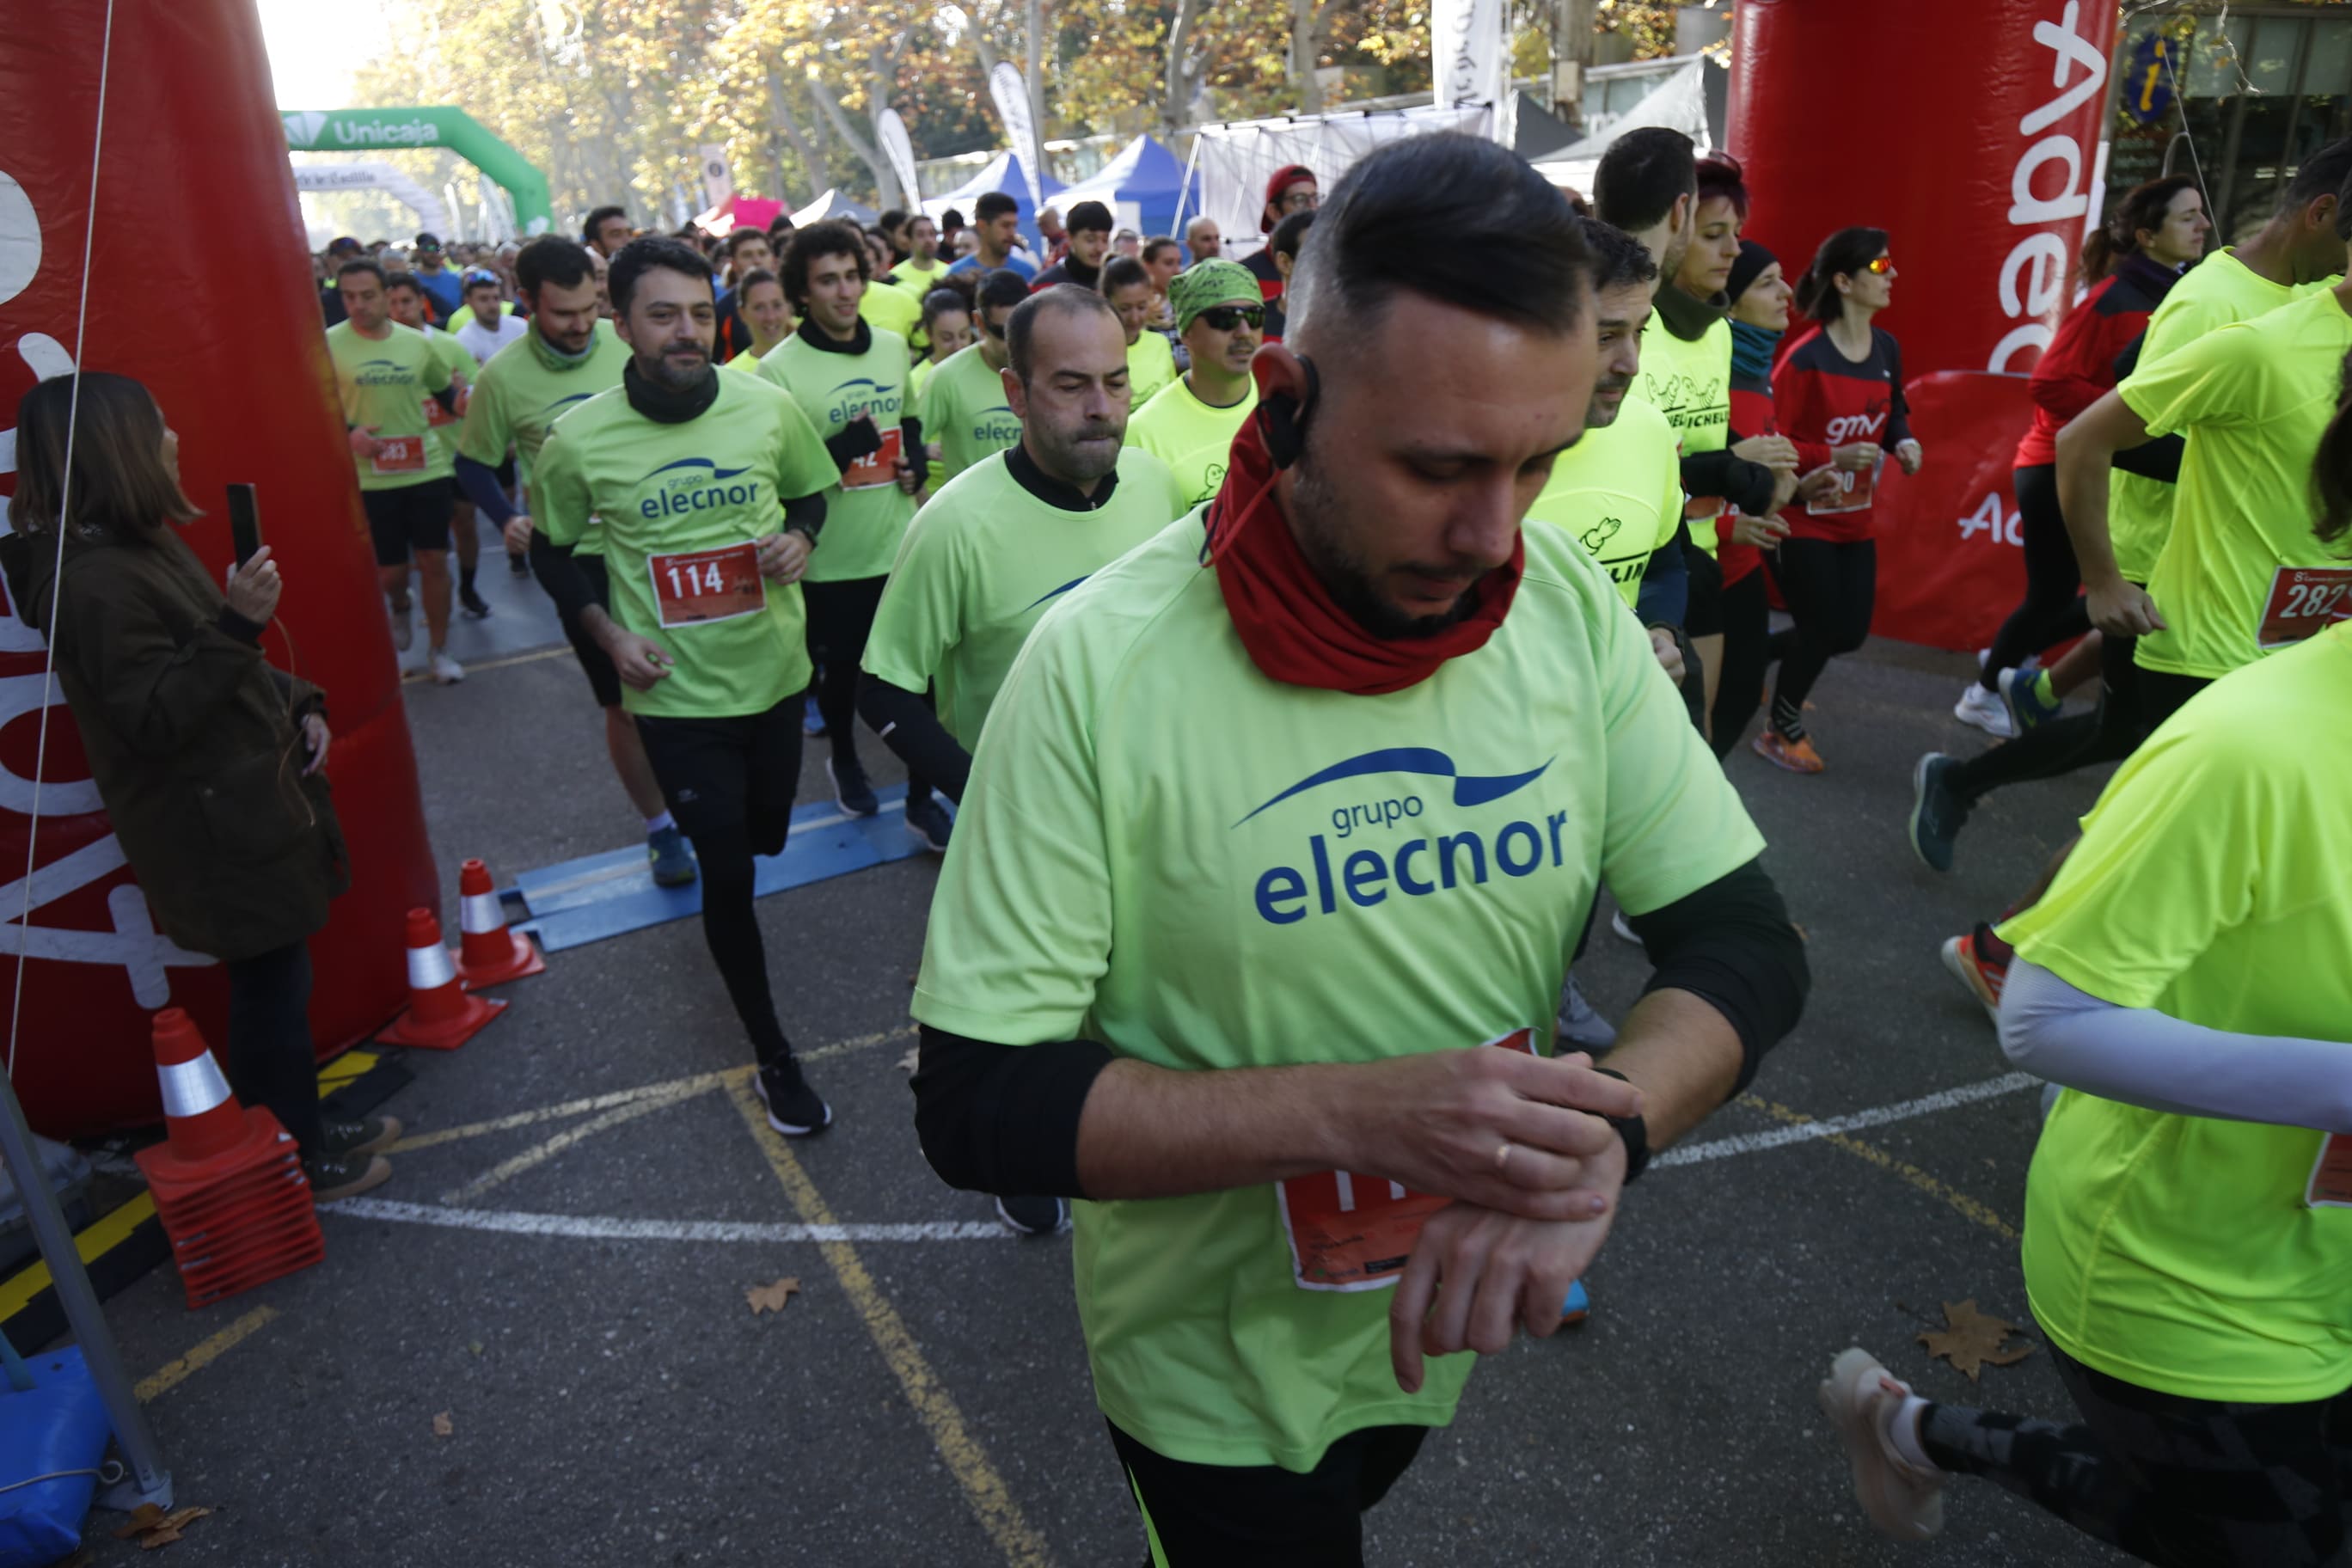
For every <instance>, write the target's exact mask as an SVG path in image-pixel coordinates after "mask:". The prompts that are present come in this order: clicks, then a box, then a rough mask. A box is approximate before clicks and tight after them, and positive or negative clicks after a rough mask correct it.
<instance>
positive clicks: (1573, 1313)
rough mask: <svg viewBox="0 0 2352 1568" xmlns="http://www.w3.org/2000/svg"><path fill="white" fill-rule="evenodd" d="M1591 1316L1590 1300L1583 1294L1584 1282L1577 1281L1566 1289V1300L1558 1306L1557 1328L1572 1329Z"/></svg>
mask: <svg viewBox="0 0 2352 1568" xmlns="http://www.w3.org/2000/svg"><path fill="white" fill-rule="evenodd" d="M1591 1315H1592V1298H1591V1296H1590V1295H1588V1294H1586V1293H1585V1289H1584V1281H1583V1280H1581V1279H1579V1280H1578V1281H1576V1283H1574V1284H1573V1285H1570V1287H1569V1288H1568V1300H1566V1301H1564V1302H1562V1303H1561V1304H1560V1309H1559V1326H1560V1327H1561V1328H1563V1329H1572V1328H1574V1327H1576V1325H1577V1324H1579V1323H1580V1322H1582V1321H1584V1320H1585V1319H1587V1318H1589V1317H1591Z"/></svg>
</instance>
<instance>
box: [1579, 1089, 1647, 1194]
mask: <svg viewBox="0 0 2352 1568" xmlns="http://www.w3.org/2000/svg"><path fill="white" fill-rule="evenodd" d="M1592 1070H1593V1071H1594V1072H1597V1073H1601V1074H1602V1075H1604V1076H1606V1077H1609V1078H1613V1079H1616V1080H1617V1081H1618V1082H1619V1083H1631V1082H1633V1079H1630V1078H1627V1077H1626V1076H1625V1075H1624V1074H1623V1073H1622V1072H1619V1071H1618V1070H1617V1069H1616V1068H1593V1069H1592ZM1601 1120H1602V1121H1606V1122H1608V1123H1609V1125H1610V1126H1612V1127H1614V1128H1615V1129H1617V1136H1618V1137H1620V1138H1622V1139H1623V1140H1624V1141H1625V1184H1626V1185H1627V1186H1629V1187H1630V1186H1632V1185H1633V1178H1634V1177H1636V1176H1638V1175H1640V1174H1641V1173H1643V1170H1645V1169H1647V1168H1648V1166H1649V1163H1650V1124H1649V1123H1648V1122H1647V1121H1643V1120H1642V1113H1641V1112H1640V1111H1638V1110H1637V1111H1635V1112H1634V1113H1633V1115H1631V1116H1604V1117H1602V1118H1601Z"/></svg>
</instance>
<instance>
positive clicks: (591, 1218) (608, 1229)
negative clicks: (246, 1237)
mask: <svg viewBox="0 0 2352 1568" xmlns="http://www.w3.org/2000/svg"><path fill="white" fill-rule="evenodd" d="M319 1212H320V1214H331V1215H344V1216H345V1217H347V1218H351V1219H381V1220H390V1221H391V1222H392V1223H394V1224H395V1225H432V1226H443V1227H444V1228H446V1229H450V1230H488V1231H496V1232H498V1233H499V1234H500V1235H504V1236H560V1237H568V1238H570V1239H572V1240H576V1241H766V1242H779V1241H784V1242H790V1241H1007V1240H1013V1239H1016V1233H1015V1232H1014V1231H1013V1229H1012V1228H1011V1227H1009V1226H1003V1225H1000V1224H998V1223H997V1222H996V1221H994V1220H932V1221H929V1222H927V1223H924V1224H919V1225H778V1224H761V1223H755V1222H751V1221H743V1220H718V1219H619V1218H614V1217H609V1216H604V1215H569V1214H512V1213H504V1212H500V1211H499V1210H495V1209H453V1208H441V1207H438V1206H436V1205H432V1204H402V1203H392V1202H388V1201H386V1200H384V1199H382V1198H344V1199H342V1200H341V1201H340V1202H336V1203H331V1204H320V1205H319Z"/></svg>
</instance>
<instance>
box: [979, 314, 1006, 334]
mask: <svg viewBox="0 0 2352 1568" xmlns="http://www.w3.org/2000/svg"><path fill="white" fill-rule="evenodd" d="M980 330H981V331H983V332H986V333H987V334H988V335H989V336H990V337H992V338H1001V337H1003V335H1004V323H1003V321H990V320H989V319H988V313H987V312H986V311H984V310H983V311H982V312H981V317H980Z"/></svg>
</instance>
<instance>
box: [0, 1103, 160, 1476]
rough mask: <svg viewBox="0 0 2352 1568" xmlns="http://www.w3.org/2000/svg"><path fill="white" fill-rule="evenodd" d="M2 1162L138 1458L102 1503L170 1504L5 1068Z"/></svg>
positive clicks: (110, 1411) (128, 1449)
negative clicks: (14, 1185)
mask: <svg viewBox="0 0 2352 1568" xmlns="http://www.w3.org/2000/svg"><path fill="white" fill-rule="evenodd" d="M0 1161H5V1163H6V1165H7V1167H8V1174H9V1176H10V1178H11V1179H12V1180H14V1181H15V1182H16V1191H17V1192H19V1193H21V1194H24V1199H25V1217H26V1219H28V1220H30V1221H31V1222H32V1226H33V1239H34V1240H35V1241H37V1242H38V1243H39V1244H40V1248H41V1258H42V1260H43V1261H45V1262H46V1263H47V1264H48V1266H49V1279H50V1283H51V1286H52V1288H53V1289H56V1291H57V1293H58V1304H59V1305H60V1306H62V1307H64V1308H65V1310H66V1321H67V1323H68V1324H69V1325H70V1326H71V1327H72V1329H73V1336H74V1342H75V1343H76V1344H77V1345H79V1346H80V1347H81V1356H82V1360H83V1362H85V1363H87V1364H88V1365H89V1374H90V1378H91V1380H92V1381H93V1382H95V1383H96V1384H98V1393H99V1397H100V1399H101V1400H103V1401H104V1402H105V1405H106V1414H107V1417H108V1419H109V1420H110V1421H112V1422H113V1423H114V1438H115V1441H116V1442H117V1443H119V1444H121V1447H122V1457H123V1458H125V1459H127V1460H129V1461H130V1463H131V1475H130V1478H129V1479H126V1480H125V1481H123V1482H122V1484H121V1486H118V1487H115V1488H113V1489H110V1490H108V1491H106V1492H103V1493H101V1494H100V1498H99V1501H100V1504H101V1505H102V1506H104V1507H107V1508H115V1509H121V1510H123V1511H125V1512H128V1511H130V1510H132V1509H134V1508H137V1507H138V1506H139V1505H140V1504H141V1503H142V1502H152V1503H153V1504H154V1505H155V1506H156V1507H158V1508H170V1507H171V1506H172V1472H171V1471H169V1470H167V1469H165V1468H163V1450H162V1449H161V1448H159V1447H156V1445H155V1435H154V1433H153V1432H152V1431H150V1430H149V1429H148V1426H147V1416H146V1414H145V1413H144V1412H143V1411H142V1410H141V1409H140V1408H139V1396H138V1394H135V1393H133V1392H132V1391H131V1377H130V1374H129V1373H125V1372H124V1371H123V1370H122V1354H121V1352H120V1351H118V1350H116V1349H115V1347H114V1336H113V1334H111V1333H110V1332H109V1331H108V1330H107V1327H106V1313H105V1311H104V1310H102V1309H101V1308H100V1306H99V1304H98V1292H97V1291H95V1290H93V1289H90V1286H89V1271H88V1270H87V1269H85V1268H82V1266H81V1254H80V1253H79V1251H77V1250H75V1247H74V1238H73V1232H72V1231H71V1230H69V1229H68V1228H67V1226H66V1216H65V1214H64V1211H62V1210H60V1209H59V1208H58V1195H57V1194H55V1193H53V1192H51V1191H50V1190H49V1178H48V1173H47V1172H46V1171H44V1170H42V1169H41V1162H40V1159H39V1157H38V1156H37V1154H36V1153H35V1152H34V1149H33V1130H32V1129H31V1128H30V1127H28V1126H26V1124H25V1110H24V1108H23V1107H22V1106H20V1105H18V1104H17V1103H16V1086H15V1085H14V1084H12V1083H11V1082H9V1080H8V1078H7V1075H5V1073H0Z"/></svg>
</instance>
